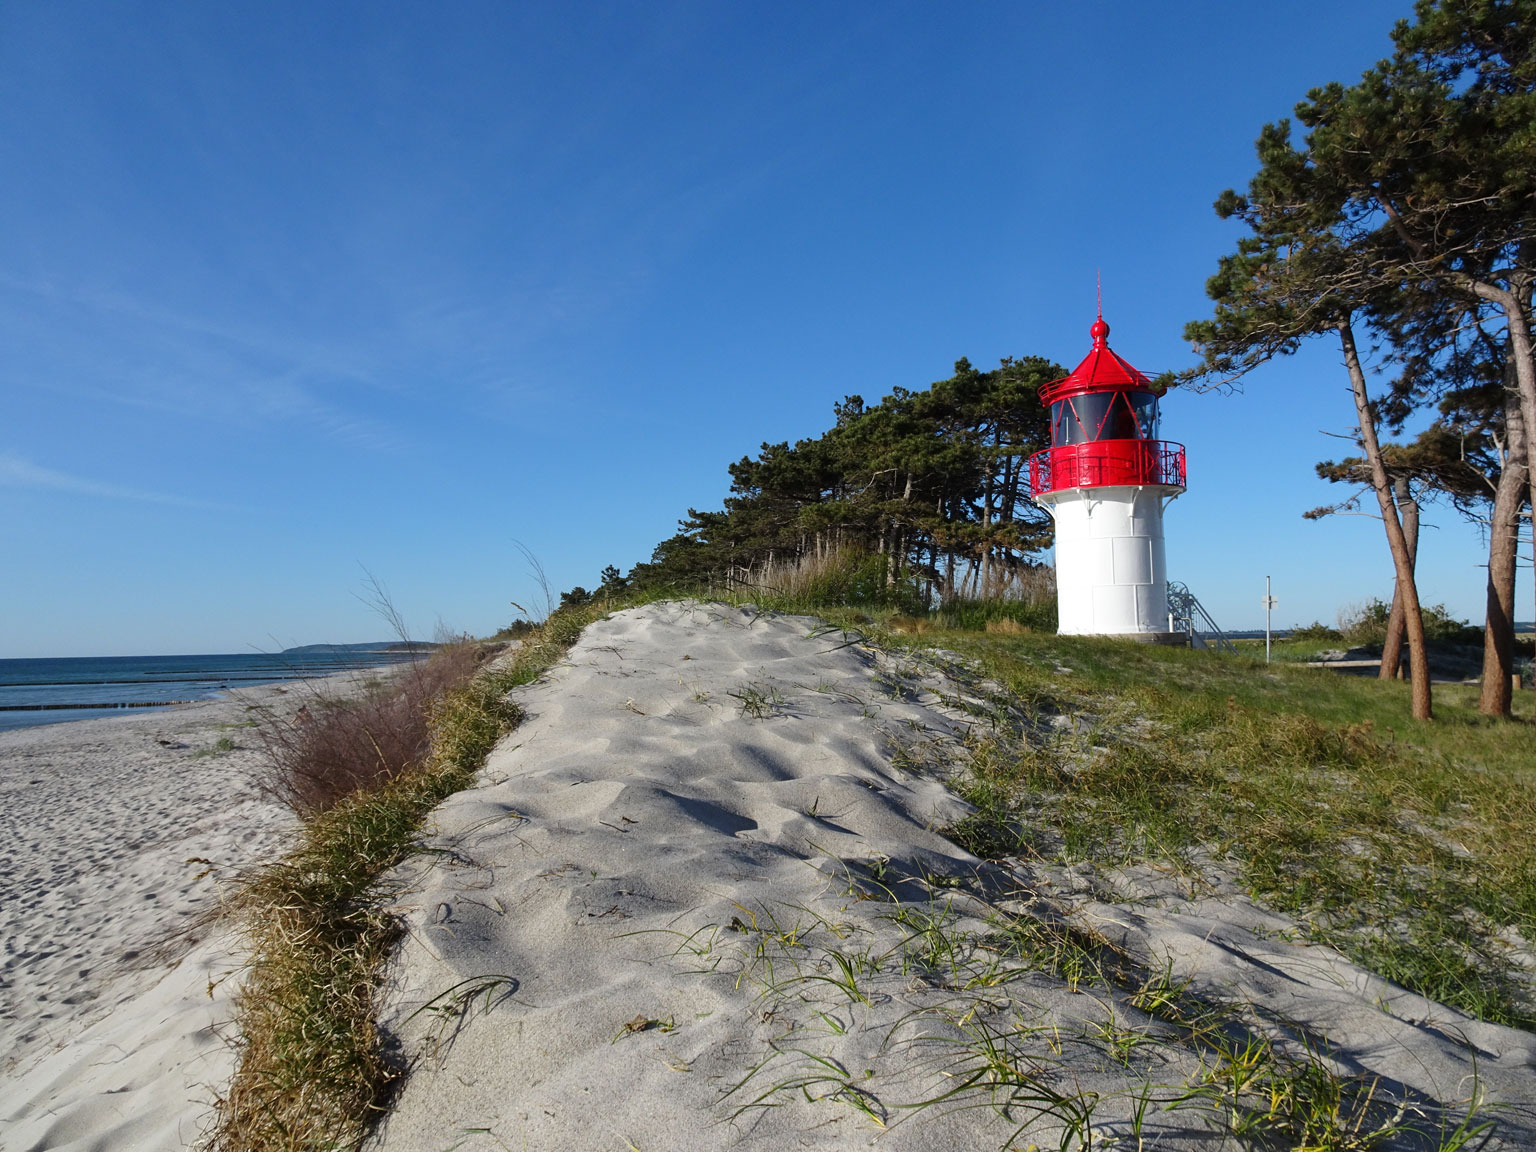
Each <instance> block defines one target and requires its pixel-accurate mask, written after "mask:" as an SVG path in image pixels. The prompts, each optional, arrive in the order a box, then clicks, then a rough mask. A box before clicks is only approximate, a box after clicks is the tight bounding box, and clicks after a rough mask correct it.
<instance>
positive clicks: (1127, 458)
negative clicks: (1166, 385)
mask: <svg viewBox="0 0 1536 1152" xmlns="http://www.w3.org/2000/svg"><path fill="white" fill-rule="evenodd" d="M1088 332H1089V335H1090V336H1092V337H1093V351H1091V352H1089V353H1088V355H1087V357H1086V358H1085V359H1084V360H1083V362H1082V363H1081V364H1079V365H1078V366H1077V367H1076V368H1075V369H1074V370H1073V372H1072V374H1071V375H1070V376H1067V377H1064V378H1063V379H1061V380H1053V381H1052V382H1051V383H1049V384H1046V385H1045V386H1043V387H1042V388H1041V389H1040V400H1041V402H1042V403H1043V404H1045V405H1047V406H1048V407H1049V408H1050V410H1051V446H1050V447H1049V448H1047V449H1046V450H1045V451H1043V452H1037V453H1035V455H1034V456H1032V457H1030V461H1029V481H1030V494H1031V495H1032V496H1033V497H1034V498H1035V502H1036V503H1037V504H1039V505H1041V506H1042V507H1043V508H1045V510H1046V511H1048V512H1049V513H1050V514H1051V518H1052V519H1053V520H1054V521H1055V522H1056V603H1057V622H1058V624H1057V630H1058V631H1059V632H1062V633H1063V634H1066V635H1071V636H1125V637H1128V638H1136V639H1143V640H1148V641H1153V642H1161V643H1182V642H1183V641H1184V639H1185V637H1184V634H1183V633H1182V632H1173V631H1171V630H1170V628H1169V623H1168V571H1167V561H1166V559H1165V558H1164V554H1163V509H1164V508H1166V507H1167V506H1168V503H1169V501H1171V500H1172V499H1173V498H1174V497H1176V496H1178V495H1179V494H1180V493H1181V492H1183V491H1184V487H1185V484H1184V475H1185V474H1184V445H1182V444H1170V443H1166V442H1164V441H1162V440H1159V439H1158V399H1159V397H1160V396H1161V395H1162V394H1163V389H1162V388H1159V387H1158V386H1157V385H1155V384H1153V383H1152V381H1151V379H1149V378H1148V377H1147V376H1146V375H1144V374H1143V373H1141V372H1138V371H1137V370H1136V369H1135V368H1133V367H1131V366H1130V365H1129V364H1127V363H1126V362H1125V361H1124V360H1122V359H1121V358H1120V357H1119V356H1117V355H1115V354H1114V353H1113V352H1112V351H1110V348H1109V325H1108V324H1106V323H1104V317H1103V316H1102V315H1101V316H1100V317H1099V318H1098V319H1097V320H1095V321H1094V323H1093V327H1091V328H1090V329H1089V330H1088Z"/></svg>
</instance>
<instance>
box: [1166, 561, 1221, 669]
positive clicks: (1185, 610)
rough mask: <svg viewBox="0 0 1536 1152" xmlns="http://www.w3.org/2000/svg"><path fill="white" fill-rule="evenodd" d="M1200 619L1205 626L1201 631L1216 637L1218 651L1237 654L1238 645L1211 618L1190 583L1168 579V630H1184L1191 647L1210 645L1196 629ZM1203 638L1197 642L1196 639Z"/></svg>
mask: <svg viewBox="0 0 1536 1152" xmlns="http://www.w3.org/2000/svg"><path fill="white" fill-rule="evenodd" d="M1196 620H1199V621H1200V622H1201V623H1202V624H1203V625H1204V627H1203V628H1202V629H1201V630H1200V631H1201V632H1205V633H1209V634H1211V635H1213V636H1215V637H1216V650H1217V651H1218V652H1230V653H1231V654H1232V655H1234V656H1236V655H1237V645H1235V644H1233V643H1232V641H1230V640H1228V639H1227V637H1226V635H1225V633H1223V632H1222V630H1221V629H1220V628H1219V627H1217V625H1216V621H1215V620H1213V619H1211V614H1210V613H1209V612H1207V611H1206V610H1205V605H1204V604H1201V603H1200V601H1199V600H1198V599H1196V598H1195V594H1194V593H1193V592H1191V591H1190V590H1189V585H1188V584H1181V583H1179V582H1178V581H1177V580H1170V581H1168V630H1169V631H1170V632H1184V633H1186V634H1187V635H1188V636H1189V646H1190V647H1191V648H1202V647H1209V645H1206V644H1204V643H1203V638H1202V637H1200V636H1198V634H1197V633H1196V631H1195V621H1196ZM1197 639H1200V640H1202V642H1201V643H1198V644H1197V643H1196V640H1197Z"/></svg>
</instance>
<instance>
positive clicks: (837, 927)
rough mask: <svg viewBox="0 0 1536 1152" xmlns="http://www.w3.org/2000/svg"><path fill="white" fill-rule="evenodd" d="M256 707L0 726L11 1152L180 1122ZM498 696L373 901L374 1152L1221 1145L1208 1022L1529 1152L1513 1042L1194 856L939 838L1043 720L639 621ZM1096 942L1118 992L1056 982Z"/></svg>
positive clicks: (845, 660) (967, 697)
mask: <svg viewBox="0 0 1536 1152" xmlns="http://www.w3.org/2000/svg"><path fill="white" fill-rule="evenodd" d="M277 691H278V690H277V689H260V690H256V692H254V693H252V694H251V695H252V697H254V699H252V700H247V701H227V702H218V703H213V704H202V705H195V706H191V707H188V708H184V709H178V710H175V711H172V712H166V713H160V714H155V715H146V716H135V717H127V718H122V719H116V720H102V721H89V722H83V723H80V724H67V725H57V726H52V727H49V728H40V729H30V730H26V731H22V732H15V733H6V734H0V796H3V797H4V800H5V806H4V807H5V817H4V819H5V821H6V824H5V833H6V852H7V854H8V860H7V865H6V868H5V870H4V873H5V874H4V878H3V880H0V883H3V884H4V885H5V887H4V888H3V889H0V917H3V920H0V923H3V925H4V930H5V940H6V949H7V951H6V955H5V961H4V962H5V968H4V973H5V982H4V987H3V992H0V996H3V999H0V1051H3V1052H4V1053H5V1056H4V1058H3V1061H4V1062H3V1064H0V1069H3V1087H0V1148H4V1149H5V1150H6V1152H21V1150H23V1149H27V1150H31V1149H38V1150H41V1149H52V1148H68V1149H96V1148H101V1149H106V1148H114V1149H116V1148H135V1149H176V1148H185V1147H189V1146H191V1144H192V1143H193V1142H194V1141H195V1140H196V1138H197V1136H198V1135H199V1133H200V1132H201V1131H202V1130H203V1126H204V1125H205V1124H206V1122H207V1119H208V1115H209V1113H208V1104H209V1101H210V1100H211V1099H212V1098H213V1096H214V1094H216V1093H217V1092H218V1091H219V1090H220V1086H221V1085H222V1084H223V1083H225V1082H226V1081H227V1078H228V1076H229V1074H230V1071H231V1063H230V1056H229V1053H228V1050H227V1048H226V1046H225V1044H224V1040H223V1032H224V1030H226V1029H227V1026H228V1021H229V1019H230V1008H231V1000H230V996H231V991H232V989H233V988H234V987H235V986H236V984H237V980H238V968H239V964H240V957H239V955H238V952H237V950H236V946H235V944H234V941H233V939H232V938H231V937H230V936H229V935H228V928H227V926H216V925H210V924H209V923H207V922H206V920H205V919H204V917H205V916H206V914H207V912H208V911H209V910H210V909H211V908H212V907H213V906H214V904H215V902H216V898H217V895H218V891H219V889H218V881H219V879H220V878H221V877H228V876H231V875H233V874H234V873H236V872H237V871H238V870H239V869H241V868H244V867H249V866H250V865H252V864H255V863H257V862H259V861H261V860H263V859H270V858H272V857H273V856H274V855H275V854H277V853H279V852H280V851H281V850H282V846H283V844H284V843H285V842H286V839H287V837H288V835H289V833H290V830H291V827H292V825H291V824H290V822H289V821H290V818H289V817H288V816H287V815H286V813H285V812H283V811H282V810H281V809H278V808H276V807H275V806H274V805H272V804H270V803H269V802H267V801H264V800H263V799H262V798H261V797H260V796H259V795H258V793H257V791H256V789H255V786H254V783H253V781H254V779H255V775H256V773H257V772H259V770H260V759H259V754H258V753H257V751H256V749H255V741H254V740H253V739H252V738H251V736H250V730H249V729H247V728H241V727H238V725H240V724H242V723H243V722H244V720H245V719H246V717H248V715H249V713H248V712H247V711H246V709H247V708H248V707H249V706H250V705H251V704H252V703H265V704H277V705H279V706H286V707H291V706H292V700H293V699H294V697H293V696H291V695H277V694H276V693H277ZM260 693H266V695H265V696H260V695H259V694H260ZM513 695H514V699H515V700H516V701H517V702H518V704H519V705H520V706H521V707H522V708H523V710H524V712H525V720H524V722H523V723H522V725H521V726H520V727H519V728H518V729H516V730H515V731H514V732H512V733H511V734H510V735H509V736H508V737H506V738H505V739H504V740H502V742H501V743H500V744H499V745H498V746H497V748H496V749H495V750H494V751H493V752H492V753H491V755H490V757H489V758H488V759H487V761H486V763H485V765H484V768H483V770H482V771H481V773H480V777H479V781H478V783H477V784H476V786H475V787H472V788H470V789H467V790H465V791H463V792H460V793H458V794H456V795H454V796H452V797H450V798H449V799H448V800H447V801H446V802H444V803H443V804H442V805H440V806H439V807H438V809H437V810H436V811H435V812H434V813H433V814H432V816H431V818H430V820H429V822H428V826H427V828H426V829H425V837H426V839H425V849H426V851H424V852H423V853H421V854H419V855H418V856H416V857H414V858H413V859H411V860H410V861H408V862H407V863H406V864H405V865H403V866H402V867H401V868H399V869H397V870H396V871H395V872H394V873H393V874H392V875H390V876H389V877H388V878H387V881H386V884H385V894H386V896H387V899H388V900H389V902H390V906H391V907H392V909H393V911H394V912H395V913H396V915H398V916H399V917H400V918H401V920H402V923H403V924H404V926H405V929H406V931H405V933H404V936H403V939H402V943H401V945H400V946H399V948H398V950H397V952H396V954H395V957H394V959H393V961H392V962H391V964H390V966H389V969H388V971H387V972H386V973H385V974H384V983H383V987H382V989H381V1022H382V1024H383V1027H384V1029H385V1033H386V1036H387V1037H388V1040H389V1044H390V1046H391V1050H392V1051H393V1052H394V1053H395V1056H396V1058H397V1060H398V1061H399V1063H400V1066H401V1067H402V1068H403V1069H404V1070H405V1072H406V1074H405V1075H404V1077H403V1082H402V1085H401V1087H400V1089H399V1091H398V1093H397V1095H396V1097H395V1099H394V1100H393V1101H392V1104H391V1109H390V1112H389V1114H388V1116H387V1117H386V1118H385V1121H384V1123H383V1124H382V1125H381V1126H380V1128H379V1130H378V1131H377V1133H376V1134H375V1136H374V1137H373V1138H372V1140H371V1141H370V1144H369V1147H370V1148H372V1149H375V1150H376V1152H416V1150H418V1149H443V1150H447V1149H450V1148H452V1149H466V1150H472V1149H485V1150H487V1152H489V1150H492V1149H520V1148H534V1149H554V1150H565V1149H570V1150H573V1152H574V1150H576V1149H583V1150H585V1149H615V1150H625V1149H639V1150H642V1152H656V1150H666V1152H685V1150H691V1149H698V1150H704V1149H717V1148H725V1147H730V1148H738V1147H739V1148H746V1149H763V1150H769V1149H773V1150H777V1149H785V1148H798V1147H815V1148H827V1149H855V1148H868V1147H886V1148H892V1149H900V1150H908V1149H910V1150H912V1152H917V1150H925V1152H926V1150H933V1152H947V1150H950V1149H954V1150H956V1152H958V1150H960V1149H967V1150H970V1149H988V1148H997V1149H1005V1148H1015V1147H1016V1148H1020V1149H1024V1148H1028V1147H1030V1146H1031V1145H1038V1146H1040V1147H1043V1148H1044V1147H1049V1148H1054V1147H1058V1146H1065V1147H1075V1146H1077V1145H1078V1144H1080V1143H1081V1142H1082V1141H1083V1140H1084V1139H1091V1140H1092V1142H1093V1145H1094V1146H1095V1147H1119V1148H1136V1147H1145V1148H1159V1149H1175V1150H1185V1149H1188V1150H1194V1149H1205V1148H1219V1147H1233V1146H1241V1145H1240V1144H1237V1143H1235V1142H1234V1140H1233V1137H1232V1136H1231V1134H1230V1132H1229V1130H1228V1126H1226V1121H1225V1120H1224V1119H1223V1116H1224V1113H1223V1110H1222V1105H1221V1100H1220V1097H1219V1093H1213V1092H1212V1091H1210V1090H1207V1091H1205V1093H1204V1094H1203V1095H1202V1094H1201V1092H1199V1091H1196V1090H1195V1089H1196V1087H1197V1086H1199V1085H1202V1084H1204V1085H1207V1088H1209V1085H1210V1083H1211V1074H1212V1073H1213V1071H1214V1070H1218V1069H1220V1068H1221V1067H1224V1065H1222V1059H1221V1057H1220V1056H1219V1055H1218V1054H1217V1053H1216V1052H1215V1051H1214V1050H1213V1049H1212V1048H1211V1046H1210V1045H1209V1044H1207V1045H1206V1046H1205V1047H1202V1046H1201V1045H1199V1044H1193V1043H1190V1042H1188V1040H1187V1037H1186V1036H1185V1035H1184V1032H1187V1031H1188V1029H1184V1031H1183V1032H1181V1028H1180V1026H1178V1025H1177V1024H1176V1023H1175V1021H1177V1020H1178V1018H1179V1017H1178V1012H1187V1011H1188V1005H1190V1004H1196V1003H1198V1004H1200V1005H1203V1006H1205V1008H1206V1009H1209V1010H1210V1011H1213V1012H1214V1011H1216V1010H1217V1009H1218V1008H1220V1010H1221V1011H1223V1012H1226V1013H1228V1016H1223V1017H1222V1019H1224V1020H1230V1028H1231V1029H1232V1030H1234V1031H1235V1032H1236V1031H1242V1030H1243V1029H1250V1030H1251V1031H1252V1034H1254V1035H1257V1036H1261V1037H1265V1038H1267V1040H1268V1042H1270V1043H1272V1044H1273V1045H1274V1046H1275V1047H1276V1048H1277V1050H1284V1051H1286V1052H1290V1053H1292V1054H1295V1055H1296V1058H1297V1059H1299V1060H1301V1061H1302V1065H1298V1066H1299V1067H1301V1066H1304V1067H1310V1068H1313V1070H1314V1071H1315V1072H1317V1073H1318V1074H1319V1075H1321V1074H1322V1073H1326V1074H1327V1075H1329V1076H1333V1077H1335V1078H1336V1080H1337V1082H1340V1083H1347V1084H1351V1085H1357V1086H1358V1085H1364V1084H1373V1085H1375V1087H1374V1088H1373V1089H1372V1091H1373V1092H1374V1093H1376V1095H1374V1096H1372V1097H1370V1098H1369V1099H1368V1100H1367V1101H1366V1103H1365V1105H1363V1107H1364V1108H1365V1111H1364V1112H1363V1113H1362V1117H1363V1119H1362V1120H1361V1122H1362V1123H1364V1122H1365V1120H1369V1121H1370V1122H1371V1123H1372V1124H1375V1123H1378V1122H1382V1123H1385V1122H1387V1121H1390V1120H1391V1119H1392V1117H1393V1116H1394V1115H1396V1116H1397V1117H1398V1119H1399V1121H1400V1122H1401V1123H1403V1124H1409V1123H1414V1124H1420V1126H1421V1127H1422V1128H1423V1130H1425V1131H1430V1130H1432V1129H1433V1127H1434V1125H1435V1124H1437V1123H1449V1124H1452V1125H1454V1124H1455V1123H1457V1122H1459V1118H1460V1117H1461V1116H1462V1115H1464V1114H1465V1113H1466V1111H1467V1110H1468V1109H1475V1110H1476V1113H1477V1116H1478V1118H1479V1119H1483V1118H1488V1117H1496V1118H1497V1120H1498V1125H1499V1127H1498V1132H1497V1134H1496V1136H1495V1137H1494V1138H1493V1139H1492V1140H1491V1141H1490V1142H1489V1143H1488V1144H1487V1147H1488V1148H1490V1149H1492V1148H1511V1149H1512V1148H1520V1147H1529V1146H1531V1145H1532V1144H1533V1143H1536V1037H1533V1036H1532V1035H1531V1034H1529V1033H1526V1032H1523V1031H1519V1030H1517V1029H1513V1028H1505V1027H1500V1026H1497V1025H1492V1024H1487V1023H1482V1022H1479V1021H1476V1020H1474V1019H1471V1018H1469V1017H1467V1016H1465V1015H1464V1014H1462V1013H1460V1012H1457V1011H1454V1010H1452V1009H1449V1008H1446V1007H1444V1006H1442V1005H1439V1004H1436V1003H1433V1002H1432V1001H1429V1000H1426V999H1424V998H1422V997H1419V996H1415V995H1413V994H1411V993H1408V992H1406V991H1404V990H1403V989H1401V988H1399V987H1397V986H1395V985H1392V984H1390V983H1389V982H1387V981H1384V980H1382V979H1380V978H1379V977H1376V976H1374V975H1372V974H1370V973H1369V972H1367V971H1365V970H1364V969H1362V968H1360V967H1358V966H1357V965H1354V964H1352V963H1351V962H1349V961H1348V960H1347V959H1345V958H1344V957H1343V956H1341V955H1339V954H1338V953H1336V952H1334V951H1332V950H1331V949H1328V948H1325V947H1321V946H1318V945H1313V944H1308V943H1306V942H1304V940H1303V939H1302V938H1301V935H1300V934H1299V933H1297V932H1296V931H1295V925H1293V924H1291V923H1290V922H1289V921H1287V920H1286V919H1285V918H1284V917H1282V916H1279V915H1277V914H1275V913H1274V912H1272V911H1268V910H1266V909H1263V908H1260V907H1258V906H1256V905H1254V904H1253V903H1252V902H1251V901H1249V900H1248V899H1247V898H1246V897H1245V896H1244V895H1243V894H1242V892H1241V891H1240V890H1239V889H1238V887H1237V886H1236V885H1235V884H1234V883H1232V882H1231V879H1230V877H1226V876H1225V875H1224V874H1223V873H1222V871H1221V869H1220V868H1219V866H1217V864H1216V863H1212V865H1211V867H1210V868H1209V869H1208V870H1207V872H1206V874H1205V875H1204V876H1203V878H1202V879H1201V880H1200V881H1199V882H1197V883H1195V882H1191V879H1190V877H1189V876H1187V875H1182V874H1177V873H1175V872H1173V871H1171V870H1169V869H1167V868H1163V867H1158V866H1154V865H1152V864H1147V865H1142V866H1136V867H1126V868H1123V869H1120V870H1117V871H1097V870H1094V869H1090V868H1087V867H1086V866H1084V867H1076V866H1070V867H1069V866H1062V865H1059V864H1058V865H1051V866H1047V865H1046V864H1045V863H1043V862H1041V861H1038V860H1029V859H1022V858H1011V859H1002V860H992V861H988V860H983V859H980V858H978V857H976V856H974V855H972V854H971V853H970V852H968V851H966V850H965V849H964V848H962V847H960V846H959V845H958V844H957V843H956V842H955V839H954V837H953V836H952V835H951V830H952V829H954V828H955V826H956V825H957V824H959V823H960V822H962V821H964V820H965V819H966V818H967V816H968V815H969V814H970V813H971V812H972V809H971V807H970V805H968V804H967V803H966V802H965V800H964V799H962V798H961V796H960V794H959V792H960V789H961V787H962V786H963V785H964V783H965V781H966V779H967V773H968V771H969V762H970V757H971V756H972V755H973V754H974V752H975V749H976V748H977V747H978V737H982V736H985V734H986V733H987V732H988V731H989V730H990V728H991V726H993V725H997V724H1000V723H1014V724H1020V725H1024V726H1026V727H1027V726H1028V725H1031V724H1040V725H1054V724H1060V723H1069V722H1070V719H1069V718H1062V717H1043V716H1033V715H1025V714H1021V713H1020V714H1010V715H1002V716H1000V715H999V713H998V712H997V709H996V701H995V700H994V699H993V698H992V696H991V687H989V686H988V685H987V684H985V683H984V682H978V681H977V678H976V677H975V676H974V674H972V673H971V672H970V670H968V669H967V668H965V667H964V666H963V665H961V664H960V663H958V662H956V661H955V660H953V659H952V658H950V657H947V656H945V655H944V654H942V653H926V654H923V653H917V654H913V653H903V652H897V651H891V650H882V649H881V648H880V647H878V646H876V645H872V644H868V643H865V642H863V641H862V638H861V637H860V636H859V635H857V634H854V633H848V632H843V631H840V630H837V629H829V628H827V627H826V626H825V625H823V624H821V623H819V622H818V621H816V620H813V619H811V618H809V617H796V616H786V615H780V614H775V613H767V612H759V611H757V610H755V609H752V608H750V607H749V608H740V607H730V606H724V605H715V604H703V603H698V602H684V603H661V604H653V605H649V606H646V607H643V608H636V609H629V610H625V611H622V612H617V613H614V614H613V615H611V616H609V617H608V618H606V619H603V620H600V621H598V622H596V623H594V624H592V625H590V626H589V627H588V628H587V629H586V630H585V631H584V632H583V634H582V635H581V637H580V639H579V640H578V641H577V642H576V644H575V645H574V646H573V647H572V648H571V649H570V651H569V652H568V653H567V654H566V655H565V657H564V658H563V659H561V660H560V661H558V662H557V663H556V664H555V665H554V667H552V668H551V669H549V670H548V672H547V673H545V674H544V675H543V676H541V677H540V679H539V680H538V681H536V682H535V683H533V684H530V685H527V686H525V687H523V688H519V689H517V690H516V691H515V692H514V694H513ZM231 733H233V734H234V739H235V744H236V748H235V749H234V750H233V751H227V752H218V751H217V747H218V744H219V740H220V738H221V737H226V736H229V735H230V734H231ZM208 862H212V863H211V864H210V863H208ZM210 867H211V868H213V871H212V872H209V873H207V874H204V872H205V869H208V868H210ZM1090 938H1091V939H1096V940H1101V941H1104V942H1106V943H1107V944H1109V945H1112V946H1113V948H1114V949H1115V950H1116V954H1117V955H1120V956H1123V957H1124V958H1125V964H1126V965H1127V970H1128V971H1132V976H1131V977H1129V978H1127V977H1125V976H1124V974H1123V973H1122V975H1121V976H1120V977H1117V978H1116V979H1099V978H1095V976H1094V973H1093V971H1092V970H1091V969H1088V968H1085V969H1084V970H1082V971H1079V972H1075V973H1074V971H1073V970H1072V969H1071V966H1070V964H1064V963H1062V962H1061V956H1060V952H1059V949H1060V948H1063V947H1066V946H1067V945H1069V944H1070V943H1071V942H1072V941H1074V940H1078V939H1090ZM1053 942H1054V945H1053ZM1063 942H1065V943H1063ZM1051 946H1057V947H1058V954H1057V955H1056V956H1055V957H1054V958H1053V956H1052V955H1051V954H1050V947H1051ZM1202 1010H1204V1009H1202ZM1308 1053H1310V1059H1311V1060H1312V1064H1311V1065H1306V1064H1305V1061H1306V1060H1307V1059H1308V1058H1309V1057H1308V1055H1307V1054H1308ZM1351 1091H1353V1092H1356V1094H1357V1095H1358V1092H1359V1089H1358V1088H1357V1089H1351ZM1383 1110H1384V1111H1383ZM1394 1110H1395V1112H1394ZM1385 1146H1387V1147H1391V1146H1394V1145H1391V1144H1388V1145H1385ZM1399 1146H1403V1147H1417V1146H1425V1145H1422V1144H1419V1145H1415V1144H1412V1143H1408V1144H1402V1145H1399ZM1429 1146H1433V1145H1429Z"/></svg>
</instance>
